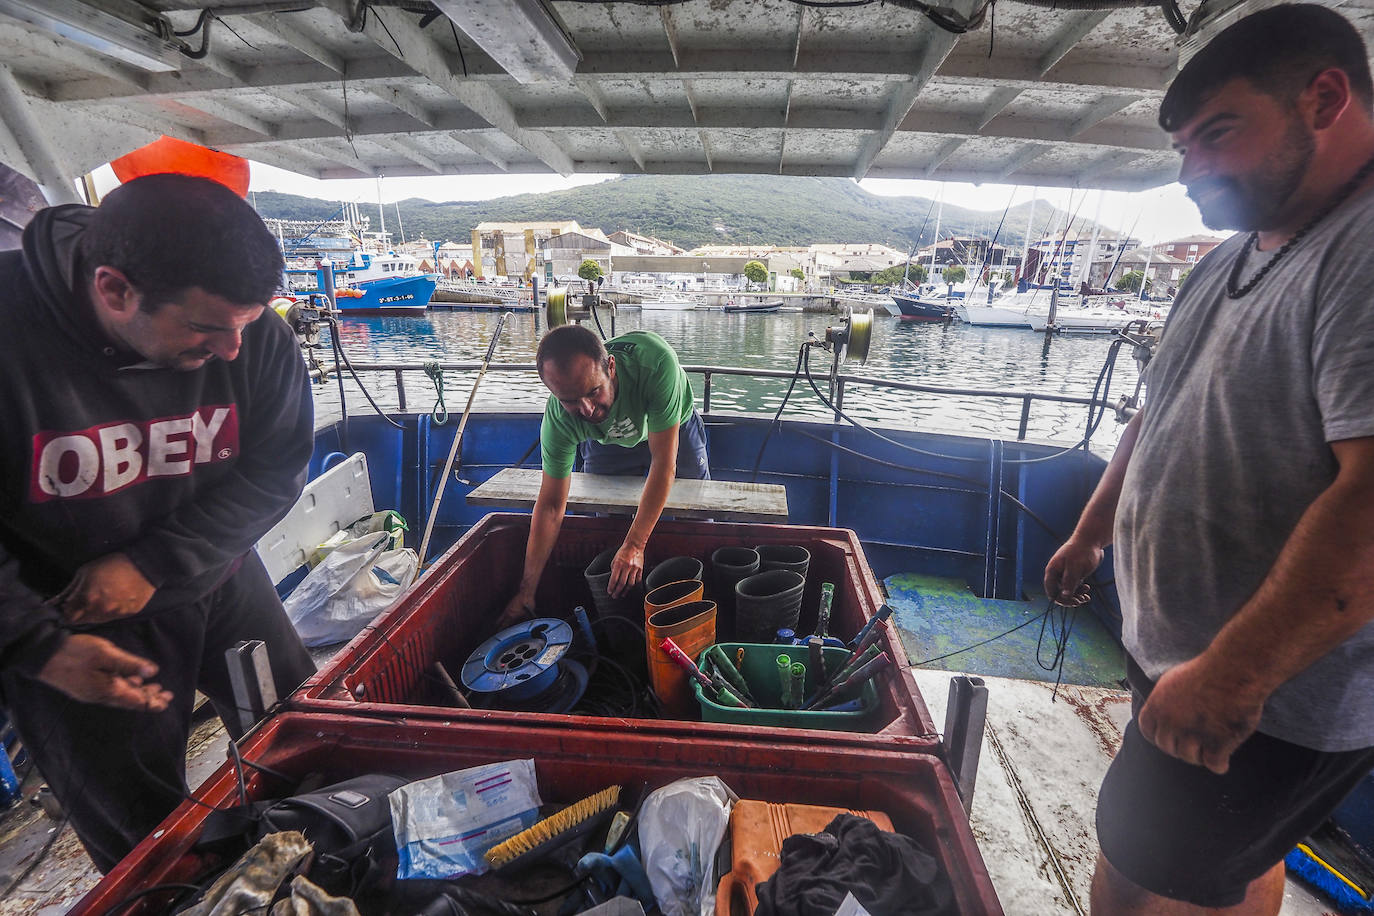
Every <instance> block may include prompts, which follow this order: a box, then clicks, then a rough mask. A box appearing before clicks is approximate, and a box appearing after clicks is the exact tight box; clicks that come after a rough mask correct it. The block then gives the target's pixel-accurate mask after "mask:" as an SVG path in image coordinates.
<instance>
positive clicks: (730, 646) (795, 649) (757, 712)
mask: <svg viewBox="0 0 1374 916" xmlns="http://www.w3.org/2000/svg"><path fill="white" fill-rule="evenodd" d="M717 645H719V646H720V648H721V649H722V650H724V652H725V657H726V658H728V659H730V660H731V661H734V658H735V653H736V651H737V650H739V649H743V650H744V664H743V667H742V668H741V669H740V673H741V674H742V675H744V682H745V683H746V684H748V685H749V691H750V693H752V694H753V695H754V699H755V700H757V701H758V706H757V707H756V708H754V709H740V708H739V707H736V706H721V705H720V704H719V703H717V702H716V701H715V700H712V699H711V698H710V697H708V696H706V694H705V693H704V692H703V691H702V689H701V684H699V683H697V682H696V681H695V680H694V681H692V689H693V691H695V693H696V697H697V703H698V704H700V706H701V718H702V721H704V722H728V723H730V724H734V725H772V726H778V727H781V728H820V729H826V730H829V731H845V732H864V731H869V732H871V731H873V730H874V729H873V728H872V726H871V723H872V722H873V719H874V713H876V712H877V711H878V691H877V689H876V688H875V687H874V686H873V681H872V680H869V681H866V682H864V683H863V684H862V685H860V686H858V687H850V688H849V689H848V690H846V691H844V692H843V693H841V694H840V695H839V696H838V697H837V698H836V700H835V702H836V703H842V702H845V701H847V700H854V699H861V700H862V701H863V709H860V710H857V711H854V712H828V711H826V710H812V709H806V710H802V709H781V708H779V707H781V706H782V697H781V695H782V685H781V682H780V680H779V678H778V656H779V655H787V656H790V657H791V658H792V660H793V661H799V662H802V663H803V664H805V665H807V671H806V690H805V695H806V696H808V697H809V696H811V694H812V693H814V692H815V690H816V682H815V676H814V673H813V672H812V671H811V670H810V657H809V655H808V653H807V648H806V646H783V645H768V644H766V643H745V642H723V643H717ZM707 651H710V650H709V649H708V650H707ZM823 651H824V652H825V665H826V667H827V668H829V669H830V670H831V671H838V670H839V667H840V665H841V664H843V662H844V660H845V659H846V658H848V657H849V650H848V649H841V648H838V647H835V646H827V647H826V648H825V649H824V650H823ZM709 664H710V663H709V662H708V661H707V659H706V652H702V653H701V656H700V657H699V658H698V659H697V665H698V666H699V667H700V668H701V669H702V670H703V671H709V669H708V668H707V665H709Z"/></svg>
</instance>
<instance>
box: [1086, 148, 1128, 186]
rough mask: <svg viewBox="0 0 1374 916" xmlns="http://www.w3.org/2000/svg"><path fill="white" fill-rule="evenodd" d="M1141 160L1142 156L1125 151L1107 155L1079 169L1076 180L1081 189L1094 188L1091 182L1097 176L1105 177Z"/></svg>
mask: <svg viewBox="0 0 1374 916" xmlns="http://www.w3.org/2000/svg"><path fill="white" fill-rule="evenodd" d="M1143 158H1144V155H1143V154H1141V153H1132V152H1129V151H1125V150H1118V151H1116V152H1111V153H1107V154H1105V155H1103V156H1102V157H1101V158H1100V159H1098V160H1097V161H1096V162H1091V163H1089V164H1088V165H1087V166H1086V167H1084V168H1082V169H1079V170H1078V180H1079V181H1080V182H1081V183H1082V185H1083V187H1089V188H1090V187H1094V185H1093V184H1092V181H1093V180H1094V179H1095V178H1097V177H1098V176H1100V175H1105V174H1106V173H1107V172H1114V171H1116V170H1117V169H1119V168H1121V167H1122V166H1126V165H1130V164H1131V163H1132V162H1137V161H1139V160H1140V159H1143Z"/></svg>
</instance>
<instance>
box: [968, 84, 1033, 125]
mask: <svg viewBox="0 0 1374 916" xmlns="http://www.w3.org/2000/svg"><path fill="white" fill-rule="evenodd" d="M1024 91H1025V90H1023V89H1017V88H1015V87H1011V88H1009V89H994V90H992V94H991V95H990V96H988V100H987V103H986V104H985V105H983V110H982V111H981V112H979V113H978V129H979V130H982V129H983V128H984V127H987V126H988V122H989V121H991V120H992V119H993V118H995V117H997V116H998V115H999V114H1001V113H1002V112H1003V111H1004V110H1005V109H1006V107H1007V106H1008V105H1010V104H1011V103H1012V102H1014V101H1016V97H1017V96H1019V95H1020V94H1021V93H1022V92H1024Z"/></svg>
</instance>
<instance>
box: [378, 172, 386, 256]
mask: <svg viewBox="0 0 1374 916" xmlns="http://www.w3.org/2000/svg"><path fill="white" fill-rule="evenodd" d="M377 215H378V216H379V217H381V224H382V234H381V241H382V248H386V207H383V206H382V176H381V175H378V176H377Z"/></svg>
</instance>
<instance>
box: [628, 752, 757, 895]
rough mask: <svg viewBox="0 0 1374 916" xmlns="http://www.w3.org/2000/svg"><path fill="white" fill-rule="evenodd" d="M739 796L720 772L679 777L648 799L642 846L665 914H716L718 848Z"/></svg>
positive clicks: (642, 819) (641, 823) (641, 827)
mask: <svg viewBox="0 0 1374 916" xmlns="http://www.w3.org/2000/svg"><path fill="white" fill-rule="evenodd" d="M737 801H739V798H738V797H737V796H736V795H735V793H734V792H731V791H730V787H729V786H727V785H726V784H725V783H723V782H721V781H720V777H718V776H699V777H696V778H692V779H679V780H678V781H677V782H674V783H670V784H669V785H666V786H664V787H663V788H661V789H657V790H655V791H654V792H653V793H651V794H650V795H649V797H648V798H647V799H645V800H644V807H643V808H642V809H641V810H640V812H639V848H640V851H641V852H642V853H643V859H644V871H645V872H646V873H647V874H648V875H649V885H650V887H652V888H653V889H654V896H655V897H657V898H658V907H659V909H660V910H662V911H663V916H698V914H700V916H714V914H715V912H716V883H717V878H718V877H719V876H718V875H717V874H716V850H717V849H719V848H720V842H721V840H722V839H724V838H725V828H726V827H727V826H729V824H730V809H731V808H733V807H734V805H735V802H737Z"/></svg>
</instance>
